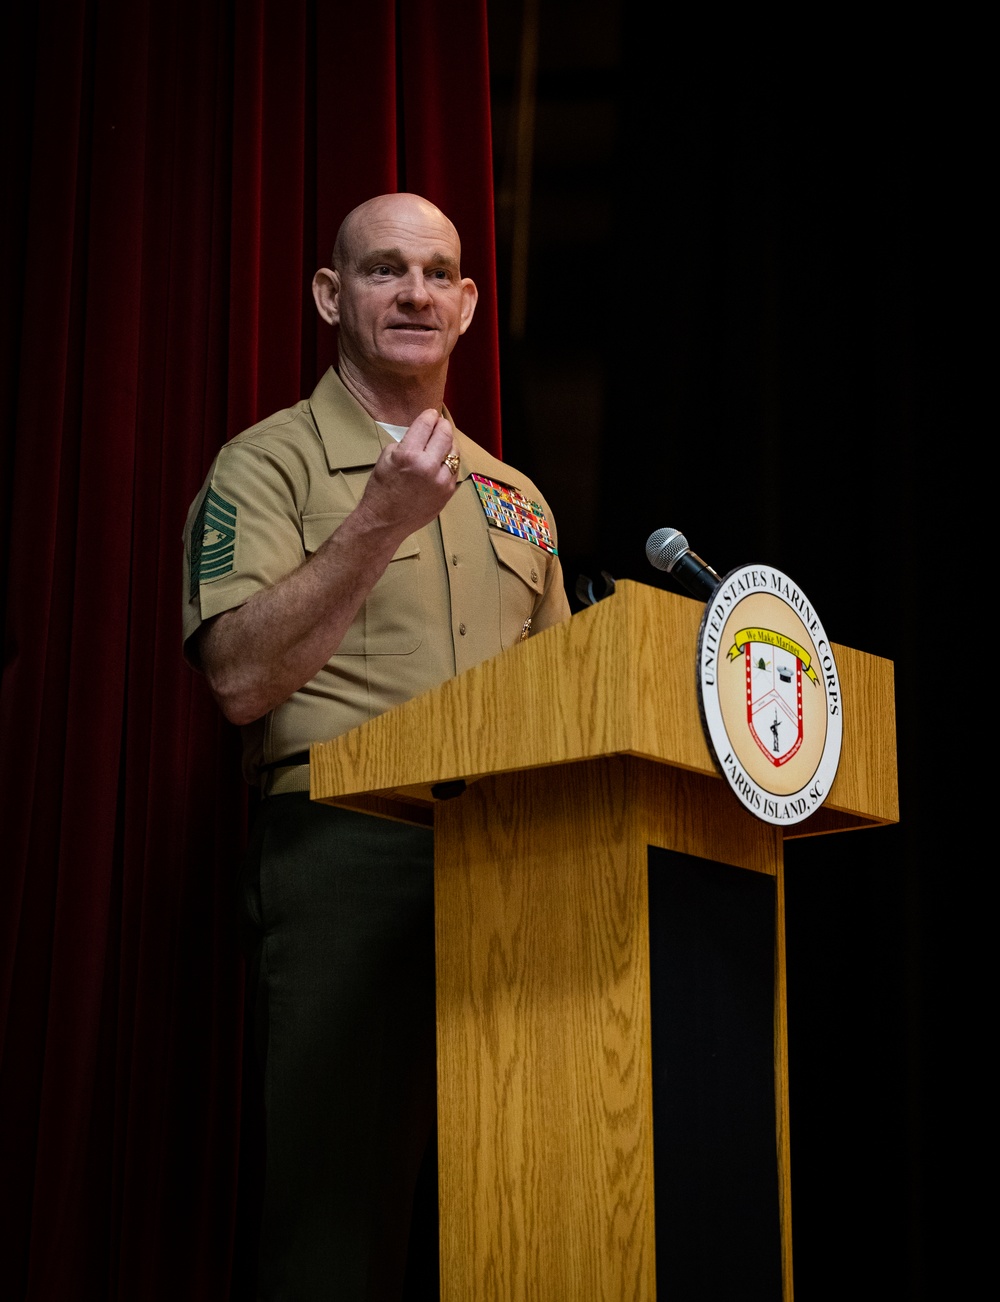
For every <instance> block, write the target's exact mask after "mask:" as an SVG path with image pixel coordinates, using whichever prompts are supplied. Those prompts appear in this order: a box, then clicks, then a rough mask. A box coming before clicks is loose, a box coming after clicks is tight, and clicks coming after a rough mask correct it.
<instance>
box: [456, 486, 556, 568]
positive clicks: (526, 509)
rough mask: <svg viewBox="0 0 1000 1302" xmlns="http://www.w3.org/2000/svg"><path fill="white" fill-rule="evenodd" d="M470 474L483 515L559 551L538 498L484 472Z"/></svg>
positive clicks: (507, 530) (508, 530) (544, 547)
mask: <svg viewBox="0 0 1000 1302" xmlns="http://www.w3.org/2000/svg"><path fill="white" fill-rule="evenodd" d="M470 478H471V479H472V482H473V483H474V484H475V485H476V492H477V493H478V494H479V500H480V502H482V504H483V511H484V512H485V514H486V519H487V520H488V521H489V523H490V524H491V525H492V527H493V528H494V529H502V530H503V531H504V533H511V534H513V535H514V536H515V537H516V538H524V539H525V541H526V542H530V543H534V545H535V546H536V547H541V549H542V551H546V552H550V553H551V554H552V555H553V556H557V555H558V554H559V553H558V552H557V550H556V545H555V543H554V542H553V541H552V531H551V530H550V529H549V522H548V520H547V519H546V518H545V512H544V511H543V510H542V505H541V503H540V502H532V501H531V500H530V498H527V497H525V496H524V494H523V493H519V492H518V491H517V489H516V488H511V487H510V485H509V484H501V483H498V482H497V481H496V480H495V479H487V478H486V476H485V475H471V476H470Z"/></svg>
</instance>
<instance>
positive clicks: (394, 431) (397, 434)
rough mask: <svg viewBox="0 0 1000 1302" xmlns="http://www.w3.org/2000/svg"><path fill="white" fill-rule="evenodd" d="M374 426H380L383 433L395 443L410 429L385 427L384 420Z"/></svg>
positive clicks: (406, 426)
mask: <svg viewBox="0 0 1000 1302" xmlns="http://www.w3.org/2000/svg"><path fill="white" fill-rule="evenodd" d="M375 424H376V425H381V426H382V428H383V429H384V430H385V432H386V433H387V434H388V435H389V436H390V437H391V438H394V439H395V440H396V442H397V443H398V442H399V440H400V439H401V438H402V437H403V435H404V434H405V433H406V431H407V430H408V429H409V428H410V427H409V425H387V424H386V423H385V421H384V420H377V421H376V422H375Z"/></svg>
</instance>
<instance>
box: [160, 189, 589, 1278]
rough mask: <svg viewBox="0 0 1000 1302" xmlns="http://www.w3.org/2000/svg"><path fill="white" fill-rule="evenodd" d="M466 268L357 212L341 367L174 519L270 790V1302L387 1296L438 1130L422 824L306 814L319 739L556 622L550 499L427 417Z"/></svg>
mask: <svg viewBox="0 0 1000 1302" xmlns="http://www.w3.org/2000/svg"><path fill="white" fill-rule="evenodd" d="M459 259H460V244H459V238H458V234H457V232H456V231H455V228H454V226H453V225H452V224H451V222H450V221H449V220H448V219H447V218H446V217H445V216H444V214H443V213H441V212H440V211H439V210H438V209H437V208H436V207H434V205H432V204H430V203H429V202H427V201H426V200H425V199H422V198H420V197H419V196H417V195H411V194H390V195H381V196H379V197H378V198H375V199H371V200H369V201H368V202H367V203H364V204H362V205H361V206H360V207H358V208H356V209H355V210H354V211H353V212H351V213H349V214H348V216H347V217H346V218H345V220H344V222H343V224H342V226H341V229H340V231H339V233H338V235H337V241H336V245H335V247H334V253H333V259H332V261H333V266H332V267H330V268H322V269H321V270H320V271H318V272H317V273H316V276H315V278H314V280H313V294H314V297H315V300H316V306H317V308H318V310H319V313H320V316H321V317H322V318H323V319H324V320H325V321H327V322H328V323H329V324H331V325H333V326H335V327H336V328H337V330H338V367H337V370H336V371H334V370H332V369H331V370H329V371H328V372H327V373H326V375H325V376H324V377H323V378H322V380H321V381H320V383H319V385H318V386H317V387H316V389H315V391H314V392H313V394H312V396H311V397H310V398H309V399H308V400H306V401H302V402H300V403H299V404H298V405H297V406H296V407H293V408H290V409H288V410H286V411H282V412H279V413H277V414H276V415H274V416H272V417H270V418H269V419H267V420H265V421H262V422H261V423H259V424H258V425H255V426H254V427H253V428H252V429H249V430H247V431H245V432H244V433H242V434H240V435H239V436H238V437H237V438H235V439H233V440H232V441H231V442H230V443H228V444H226V446H225V447H223V448H222V450H221V451H220V452H219V455H218V457H217V458H216V460H215V462H214V464H213V466H212V468H211V470H210V471H209V474H208V477H207V479H206V482H205V484H204V486H203V488H202V490H201V492H200V493H199V495H198V497H197V498H196V499H195V501H194V503H193V504H192V507H191V512H190V514H189V517H188V522H187V526H186V530H185V539H186V547H185V560H186V567H187V572H186V583H185V612H184V639H185V652H186V654H187V656H188V657H189V659H190V660H191V662H192V663H193V664H194V665H195V666H196V667H197V668H199V669H200V670H201V671H202V672H204V673H205V675H206V677H207V679H208V682H209V685H210V687H211V689H212V691H213V693H214V695H215V697H216V699H217V700H218V702H219V705H220V706H221V708H222V710H223V712H224V713H225V715H226V717H227V718H228V719H229V720H230V721H232V722H233V723H236V724H239V725H240V726H241V727H242V729H243V737H244V771H245V774H246V777H247V779H248V780H249V781H250V782H253V783H256V784H259V786H260V790H261V793H262V796H263V797H264V799H263V800H262V802H261V807H260V812H259V814H258V818H257V821H256V824H255V827H254V834H253V837H252V841H251V846H250V850H249V852H248V856H247V860H246V864H245V866H244V874H243V881H242V888H241V904H242V910H243V915H244V922H245V924H246V926H247V928H248V930H249V934H250V935H251V937H252V939H251V957H252V964H251V975H252V978H253V979H254V981H255V983H256V1016H257V1034H258V1043H259V1046H260V1051H261V1057H262V1059H263V1062H264V1073H265V1083H264V1089H265V1105H266V1109H267V1176H266V1187H265V1197H264V1212H263V1224H262V1230H261V1252H260V1265H259V1296H260V1297H262V1298H268V1299H279V1298H280V1299H283V1300H284V1299H289V1300H291V1299H296V1300H301V1302H318V1299H322V1298H337V1299H353V1298H378V1299H389V1298H395V1297H399V1296H402V1293H403V1289H404V1279H405V1277H406V1272H407V1236H408V1228H409V1223H410V1216H411V1208H412V1202H413V1190H414V1185H415V1182H416V1178H417V1173H418V1170H419V1167H420V1164H421V1160H422V1159H423V1158H424V1156H425V1152H426V1150H427V1147H428V1143H429V1139H430V1137H431V1136H432V1134H433V1122H434V1108H435V1100H434V1090H435V1066H434V939H433V893H432V891H433V878H432V866H433V845H432V839H431V834H430V833H429V832H428V831H426V830H425V829H422V828H417V827H411V826H409V825H406V824H403V823H395V822H390V821H387V820H381V819H375V818H369V817H367V816H365V815H362V814H358V813H354V812H350V811H345V810H338V809H334V808H331V807H329V806H325V805H316V804H313V803H312V802H310V800H309V798H308V786H309V770H308V746H309V743H310V742H313V741H318V740H325V739H327V738H330V737H333V736H336V735H338V734H340V733H342V732H345V731H347V730H348V729H350V728H353V727H355V726H357V725H358V724H361V723H363V722H365V720H367V719H370V718H372V717H373V716H375V715H377V714H379V713H381V712H382V711H384V710H388V709H390V708H392V707H393V706H394V705H397V704H400V703H401V702H403V701H405V700H408V699H409V698H411V697H413V696H415V695H417V694H418V693H420V692H424V691H427V690H429V689H430V688H433V687H435V686H436V685H437V684H439V683H440V682H442V681H443V680H444V679H446V678H448V677H450V676H452V675H454V674H456V673H461V672H462V671H463V670H465V669H467V668H470V667H471V666H472V665H475V664H477V663H479V662H480V661H482V660H484V659H487V658H488V657H490V656H493V655H497V654H499V653H500V652H501V651H502V650H504V649H505V648H507V647H509V646H511V645H512V644H513V643H515V642H517V641H518V640H520V639H522V638H524V637H527V636H529V635H530V634H531V633H536V632H539V631H541V630H542V629H544V628H547V627H549V626H551V625H553V624H555V623H558V622H559V621H561V620H563V619H565V618H567V617H568V615H569V607H568V603H567V601H566V595H565V592H564V589H563V582H562V573H561V570H560V566H559V561H558V559H557V552H556V535H555V527H554V525H553V522H552V519H551V515H550V513H549V510H548V507H547V505H546V504H545V501H544V499H543V498H542V497H541V495H540V494H539V493H538V490H537V489H536V488H535V486H534V485H533V484H532V483H531V481H530V480H528V479H527V478H526V477H525V476H523V475H521V474H520V473H519V472H517V471H516V470H513V469H512V468H511V467H509V466H506V465H504V464H503V463H501V462H499V461H497V460H496V459H495V458H493V457H491V456H490V455H489V454H488V453H487V452H485V451H484V450H483V449H482V448H480V447H479V446H478V445H477V444H476V443H474V442H472V440H470V439H468V438H467V437H466V436H465V435H463V434H462V433H461V432H460V431H459V430H457V429H456V428H455V427H454V426H453V424H452V421H451V419H450V416H449V415H448V413H447V412H446V411H445V410H444V407H443V402H444V390H445V380H446V377H447V372H448V360H449V357H450V355H451V351H452V349H453V348H454V346H455V344H456V342H457V340H458V338H459V336H460V335H462V334H463V333H464V332H465V330H466V329H467V328H468V326H469V323H470V322H471V320H472V316H473V313H474V311H475V306H476V299H477V291H476V287H475V285H474V284H473V282H472V281H471V280H470V279H468V278H467V277H463V276H462V275H461V271H460V264H459ZM470 722H471V721H470Z"/></svg>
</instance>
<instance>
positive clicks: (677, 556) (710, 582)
mask: <svg viewBox="0 0 1000 1302" xmlns="http://www.w3.org/2000/svg"><path fill="white" fill-rule="evenodd" d="M646 559H647V560H648V561H649V563H650V565H652V567H653V569H654V570H666V572H667V573H668V574H672V575H673V576H674V578H675V579H678V580H679V581H680V582H681V583H683V584H684V586H685V588H687V590H688V592H690V593H691V595H692V596H693V597H697V598H698V600H699V601H708V600H709V598H710V597H711V596H712V593H713V592H714V591H715V589H716V588H717V587H718V586H719V584H720V583H721V582H722V579H721V578H720V577H719V575H718V574H716V572H715V570H713V569H712V567H711V565H706V564H705V562H704V561H703V560H702V559H701V557H700V556H696V555H695V553H694V552H693V551H692V550H691V548H690V547H689V546H688V540H687V539H686V538H685V537H684V535H683V534H682V533H680V532H679V531H678V530H677V529H657V530H656V532H655V533H651V534H650V535H649V538H648V539H647V541H646Z"/></svg>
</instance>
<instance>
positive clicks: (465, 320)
mask: <svg viewBox="0 0 1000 1302" xmlns="http://www.w3.org/2000/svg"><path fill="white" fill-rule="evenodd" d="M461 290H462V315H461V318H460V320H461V325H460V326H459V331H458V332H459V334H462V335H464V334H465V332H466V330H468V328H469V323H470V322H471V321H472V317H473V314H474V313H475V310H476V304H477V303H478V302H479V290H478V289H477V288H476V282H475V281H474V280H470V279H469V277H468V276H466V277H465V279H464V280H463V281H462V283H461Z"/></svg>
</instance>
